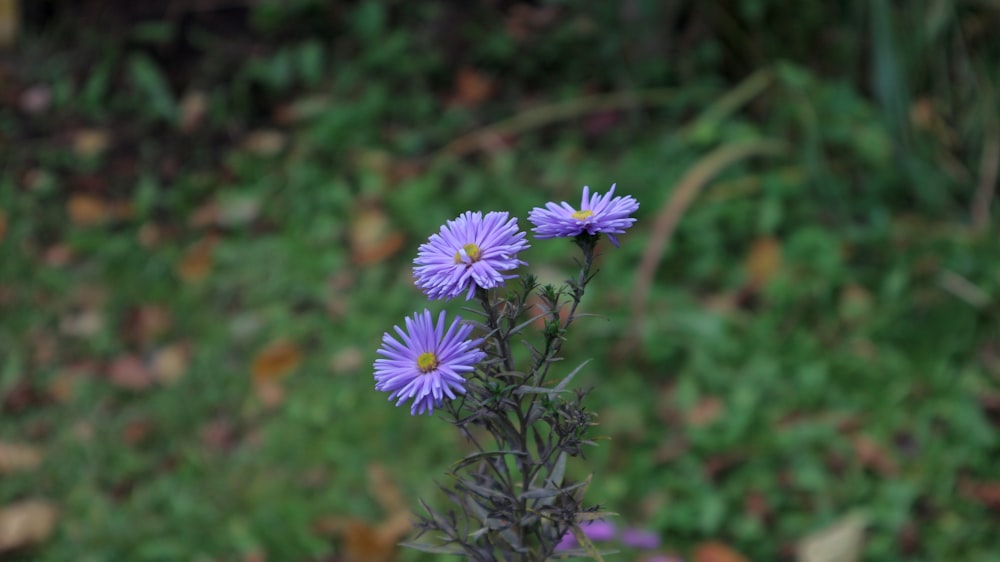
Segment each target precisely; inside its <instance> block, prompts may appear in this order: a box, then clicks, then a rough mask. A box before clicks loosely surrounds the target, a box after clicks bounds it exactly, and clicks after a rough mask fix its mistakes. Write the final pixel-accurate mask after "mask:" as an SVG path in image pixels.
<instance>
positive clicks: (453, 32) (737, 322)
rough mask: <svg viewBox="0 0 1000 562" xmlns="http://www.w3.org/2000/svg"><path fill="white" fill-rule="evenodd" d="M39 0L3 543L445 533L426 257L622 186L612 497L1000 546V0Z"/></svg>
mask: <svg viewBox="0 0 1000 562" xmlns="http://www.w3.org/2000/svg"><path fill="white" fill-rule="evenodd" d="M23 4H25V5H24V6H23V11H24V14H23V16H24V19H23V26H22V33H21V37H20V39H19V42H18V44H17V45H16V46H15V47H13V48H12V49H10V50H8V51H7V52H5V53H2V54H0V155H2V159H0V164H2V166H0V256H2V257H0V318H2V321H0V475H2V477H0V526H2V525H4V524H9V523H10V522H11V521H14V520H17V521H20V522H22V523H27V524H28V525H29V529H33V530H34V535H21V536H20V537H19V538H17V540H15V541H13V542H8V543H0V555H3V556H10V557H11V559H12V560H42V561H56V560H69V559H72V560H82V561H98V560H137V561H142V560H265V559H266V560H338V559H341V558H345V559H355V560H362V561H371V560H389V559H392V558H393V557H395V559H398V560H420V559H424V558H423V557H424V556H426V555H424V554H421V553H417V552H409V551H399V552H396V551H395V549H394V546H393V545H395V544H396V543H397V542H399V541H402V540H404V539H405V538H406V537H407V536H408V535H407V533H408V524H409V520H410V518H409V512H408V511H407V510H410V509H416V508H417V505H416V501H415V499H416V498H417V497H422V498H427V499H433V498H435V497H438V498H440V494H439V493H438V491H437V490H438V489H437V486H436V484H435V481H434V479H435V478H438V476H439V475H441V474H444V473H446V472H447V469H448V467H447V463H448V462H449V461H451V460H453V459H454V458H457V457H456V455H455V452H456V451H463V450H464V451H471V449H470V446H469V445H468V444H467V443H463V442H462V441H461V440H460V439H458V438H457V437H456V436H455V435H453V432H452V430H451V428H450V427H448V425H447V424H445V423H442V420H438V419H434V418H430V419H428V418H411V416H410V415H409V412H408V411H407V409H406V408H398V409H397V408H394V407H392V406H391V404H387V403H386V402H385V396H384V395H383V394H381V393H378V392H375V391H374V390H373V385H374V382H373V379H372V361H373V360H374V358H375V350H376V348H377V346H378V342H379V338H380V337H381V334H382V333H383V332H384V331H385V330H387V329H389V328H390V327H391V326H392V325H393V324H396V323H398V322H400V320H401V319H402V318H403V317H404V316H406V315H407V314H410V312H411V311H412V310H413V309H414V303H415V302H418V301H419V300H420V298H421V297H420V293H419V291H417V289H415V288H414V287H413V285H412V280H411V265H412V264H411V260H412V258H413V257H414V252H415V251H414V250H413V249H414V248H415V247H416V246H417V245H418V244H419V243H420V242H422V241H424V240H425V239H426V238H427V236H429V235H430V234H431V233H432V232H434V231H436V230H437V228H438V227H439V226H440V225H441V224H442V223H443V222H444V220H446V219H450V218H453V217H455V216H457V215H458V214H459V213H461V212H463V211H466V210H469V209H476V210H478V209H481V210H484V211H488V210H498V209H502V210H510V211H511V212H512V214H514V215H516V216H519V217H522V220H523V218H524V217H525V216H526V215H527V212H528V211H529V210H530V209H531V208H532V207H535V206H539V205H541V204H542V203H544V202H545V201H548V200H569V201H573V200H574V199H576V198H577V197H579V192H580V189H581V187H582V186H583V185H590V186H591V187H592V188H594V189H595V190H599V191H602V192H603V191H604V190H605V189H606V188H608V187H609V186H610V185H611V184H612V183H617V185H618V190H619V192H620V193H627V194H630V195H632V196H634V197H635V198H636V199H638V200H639V201H640V202H641V205H642V206H641V207H640V209H639V211H638V212H637V213H636V216H637V217H638V219H639V220H638V222H637V223H636V225H635V226H634V227H633V228H632V229H631V231H630V232H629V233H628V234H627V235H624V236H623V237H622V238H621V248H620V249H619V250H615V251H614V252H611V251H607V252H603V253H602V255H601V256H600V257H599V258H598V260H597V264H596V266H597V267H598V268H599V270H600V271H599V273H598V275H597V276H596V277H595V278H594V279H593V281H592V283H591V286H592V287H593V288H594V290H593V291H592V292H591V293H588V298H587V299H584V301H583V303H582V304H581V310H582V311H583V312H587V310H588V309H590V310H593V311H596V312H600V314H602V315H604V314H605V313H607V315H608V316H607V317H606V318H605V317H596V318H582V319H581V320H580V321H579V322H576V323H574V324H573V327H572V331H573V332H574V333H573V334H572V337H571V338H569V340H568V341H567V344H566V346H565V347H564V349H563V351H564V352H565V354H566V355H567V356H568V357H571V358H573V361H570V362H567V364H569V363H572V364H574V365H576V364H578V363H579V362H582V361H583V360H586V359H592V361H591V362H590V363H588V365H587V366H586V367H585V369H584V370H582V371H581V372H580V373H579V374H578V375H577V376H576V378H575V379H574V384H578V385H581V384H582V385H583V386H585V387H592V388H593V391H592V392H590V394H589V395H588V397H587V406H588V408H589V409H591V410H593V411H595V412H597V413H598V417H597V420H598V422H599V423H600V425H599V426H598V427H597V428H596V431H597V433H599V434H602V435H604V436H607V437H608V438H609V439H606V440H601V441H599V445H598V446H597V447H595V448H592V449H590V450H588V455H587V456H588V460H587V462H586V464H584V463H576V464H572V463H571V465H570V466H569V467H567V474H573V475H575V477H576V478H578V479H583V478H585V477H586V476H587V475H588V474H590V473H591V472H592V473H593V483H592V484H591V486H590V488H589V491H588V493H587V499H588V500H589V501H590V502H598V503H600V504H601V507H602V508H604V509H608V510H610V511H614V512H617V513H619V514H620V516H619V518H618V521H616V524H618V525H620V526H622V527H624V526H631V527H640V528H647V529H650V530H653V531H655V532H656V533H658V534H659V535H660V537H661V539H662V547H661V548H660V549H659V551H660V552H661V553H676V554H679V555H682V556H684V557H685V558H686V559H690V560H702V561H704V560H707V559H708V558H706V557H705V556H707V555H704V553H705V552H706V551H707V549H715V550H714V551H713V552H720V551H724V552H726V556H729V557H730V560H739V559H741V558H738V556H740V554H737V553H741V554H742V556H745V557H746V558H747V559H752V560H810V559H809V558H808V557H807V554H804V553H803V552H802V550H803V548H801V547H802V546H803V545H805V546H810V545H815V544H816V543H815V540H812V541H810V540H806V542H805V543H803V542H802V541H803V539H805V538H806V537H809V536H811V535H812V534H813V533H815V532H818V531H822V530H824V529H827V530H830V529H832V531H829V532H832V533H834V534H835V536H836V537H837V541H834V542H837V543H838V544H841V545H842V547H841V548H843V549H844V550H845V551H849V550H850V549H851V548H852V547H853V546H855V545H857V546H858V547H859V548H861V549H862V551H863V557H864V559H865V560H887V561H898V560H928V561H931V560H988V559H991V558H990V557H991V556H996V555H995V547H996V545H995V542H996V541H995V529H996V527H997V525H998V523H1000V520H998V513H997V512H998V510H1000V477H998V475H997V472H996V466H997V463H998V459H1000V439H998V436H997V429H998V426H1000V314H998V313H1000V247H998V244H997V232H998V231H997V227H996V225H995V222H996V221H995V219H996V203H995V202H992V199H993V192H994V190H995V189H996V186H997V170H998V163H1000V122H998V116H997V108H1000V103H998V97H997V95H996V93H995V88H996V86H995V85H994V83H993V82H992V80H993V79H994V78H995V77H996V76H998V75H1000V72H998V71H1000V68H998V61H1000V44H998V43H997V42H996V41H995V40H992V41H991V39H992V37H993V35H995V33H994V31H995V29H997V25H998V23H1000V11H998V10H997V7H996V5H995V3H991V2H985V1H974V0H933V1H932V0H917V1H914V2H910V3H907V4H906V5H905V6H902V5H900V6H894V5H892V4H891V3H890V2H888V1H887V0H869V1H861V0H853V1H849V2H831V3H800V4H801V5H799V4H795V5H794V6H793V7H792V8H789V6H791V5H790V4H788V3H784V2H778V1H777V0H726V1H718V2H694V1H690V0H689V1H679V2H655V1H652V0H634V1H629V2H621V3H619V2H568V1H563V2H537V3H536V2H529V3H512V2H505V1H486V0H481V1H479V2H471V3H468V4H469V5H468V6H465V5H464V4H465V3H450V2H444V1H439V0H433V1H429V2H404V1H401V0H381V1H378V0H362V1H352V2H323V1H320V0H289V1H285V2H278V1H261V2H244V1H225V0H222V1H210V0H188V1H173V2H164V3H154V2H150V3H145V2H120V1H106V2H87V3H77V2H68V1H56V0H50V1H47V2H24V3H23ZM459 4H462V5H463V7H461V8H458V7H456V6H458V5H459ZM522 257H523V259H525V260H526V261H528V262H529V263H532V264H536V263H537V264H557V265H558V267H551V268H548V269H543V270H542V271H539V270H536V269H533V270H532V272H533V273H535V274H537V275H539V277H540V279H539V282H540V283H542V284H547V283H552V284H556V285H558V284H559V283H560V282H561V281H562V280H563V279H565V278H566V277H567V276H569V275H572V273H573V271H574V264H573V261H572V257H573V247H572V245H571V243H569V242H566V244H565V245H560V244H558V243H547V244H536V245H534V247H533V248H531V249H530V250H528V251H527V252H525V253H524V255H523V256H522ZM589 299H594V301H593V302H588V300H589ZM597 301H599V302H597ZM460 304H461V303H452V304H449V305H448V309H449V310H451V312H457V311H458V307H459V306H460ZM623 327H624V328H625V329H623ZM566 374H567V373H565V372H564V373H559V376H560V378H561V377H562V376H565V375H566ZM25 502H33V503H31V504H26V503H25ZM441 505H443V500H442V504H441ZM25 506H28V507H30V508H31V509H30V510H25ZM845 521H846V522H848V523H852V522H855V523H856V522H860V523H858V524H854V526H850V525H848V526H847V527H846V528H848V529H849V530H850V529H854V530H855V531H856V530H857V529H858V528H864V529H865V532H864V534H863V535H862V534H859V533H858V532H855V531H851V532H845V531H844V530H843V529H844V528H845V527H844V525H843V523H844V522H845ZM838 522H839V523H841V525H840V526H838ZM852 524H853V523H852ZM831 526H832V527H831ZM836 533H840V534H839V535H837V534H836ZM3 536H4V535H3V533H0V537H3ZM827 536H829V533H828V535H827ZM3 540H8V541H10V539H3V538H0V541H3ZM722 545H726V546H722ZM796 545H798V546H799V547H800V548H798V549H797V548H796ZM843 545H846V546H843ZM7 549H10V551H9V552H8V551H7ZM621 550H622V552H623V554H620V555H617V556H611V557H609V559H610V560H614V559H619V560H631V559H638V558H639V557H640V556H646V555H648V554H650V553H638V552H634V551H630V550H629V549H628V548H627V547H623V548H622V549H621ZM845 556H849V554H846V555H845ZM5 559H6V558H5ZM848 559H850V558H845V560H848Z"/></svg>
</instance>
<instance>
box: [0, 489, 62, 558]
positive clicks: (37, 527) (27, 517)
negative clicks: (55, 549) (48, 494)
mask: <svg viewBox="0 0 1000 562" xmlns="http://www.w3.org/2000/svg"><path fill="white" fill-rule="evenodd" d="M58 517H59V511H58V510H57V509H56V507H55V505H54V504H53V503H52V502H48V501H45V500H27V501H22V502H18V503H14V504H10V505H7V506H5V507H3V508H2V509H0V552H7V551H10V550H15V549H19V548H24V547H28V546H32V545H35V544H38V543H41V542H44V541H45V539H47V538H49V535H51V534H52V530H53V528H55V524H56V520H57V519H58Z"/></svg>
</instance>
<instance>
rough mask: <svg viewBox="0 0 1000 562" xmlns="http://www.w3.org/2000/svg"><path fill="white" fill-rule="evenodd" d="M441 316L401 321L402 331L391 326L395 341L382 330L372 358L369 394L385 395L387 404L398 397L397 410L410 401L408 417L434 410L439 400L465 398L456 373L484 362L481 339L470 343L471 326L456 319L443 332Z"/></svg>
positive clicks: (428, 313)
mask: <svg viewBox="0 0 1000 562" xmlns="http://www.w3.org/2000/svg"><path fill="white" fill-rule="evenodd" d="M444 324H445V313H444V312H441V315H440V316H439V317H438V321H437V324H435V323H434V320H433V318H431V311H429V310H424V312H423V314H416V313H415V314H414V315H413V317H412V318H406V331H405V332H404V331H403V330H401V329H400V328H399V326H395V329H396V333H397V334H399V337H400V339H401V340H402V342H400V340H397V339H396V338H394V337H393V336H391V335H389V333H388V332H386V333H385V334H383V335H382V347H380V348H379V350H378V354H379V355H381V356H382V357H383V358H381V359H376V360H375V390H381V391H383V392H390V393H391V394H390V395H389V400H392V399H394V398H398V399H399V400H398V401H397V402H396V405H397V406H399V405H400V404H402V403H403V402H405V401H406V400H409V399H410V398H412V399H413V405H412V406H411V407H410V414H411V415H417V414H423V413H425V412H426V413H428V414H431V413H433V412H434V408H435V407H440V406H441V403H442V401H443V400H444V397H445V396H447V397H448V398H449V399H454V398H455V395H456V394H465V379H464V378H463V377H462V373H468V372H470V371H473V370H475V368H476V363H479V362H480V361H482V360H483V359H485V358H486V354H485V353H483V352H482V351H481V350H480V349H479V344H480V343H481V342H482V340H470V339H468V338H469V334H470V333H471V332H472V326H470V325H468V324H463V323H462V319H461V318H456V319H455V321H454V322H452V323H451V326H450V327H449V328H448V331H447V332H445V329H444Z"/></svg>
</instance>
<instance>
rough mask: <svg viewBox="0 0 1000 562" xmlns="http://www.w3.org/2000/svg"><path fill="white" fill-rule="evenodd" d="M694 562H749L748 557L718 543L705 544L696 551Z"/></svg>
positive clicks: (700, 545)
mask: <svg viewBox="0 0 1000 562" xmlns="http://www.w3.org/2000/svg"><path fill="white" fill-rule="evenodd" d="M693 562H749V560H748V559H747V557H745V556H743V555H742V554H740V553H739V552H736V551H735V550H733V549H732V548H730V547H728V546H726V545H725V544H723V543H721V542H718V541H710V542H703V543H701V544H699V545H698V546H697V547H696V548H695V549H694V557H693Z"/></svg>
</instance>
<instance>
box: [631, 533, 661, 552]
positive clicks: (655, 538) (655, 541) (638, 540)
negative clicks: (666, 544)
mask: <svg viewBox="0 0 1000 562" xmlns="http://www.w3.org/2000/svg"><path fill="white" fill-rule="evenodd" d="M622 544H624V545H626V546H631V547H634V548H641V549H644V550H653V549H654V548H659V547H660V536H659V535H657V534H656V533H654V532H652V531H644V530H642V529H625V530H624V531H622Z"/></svg>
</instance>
